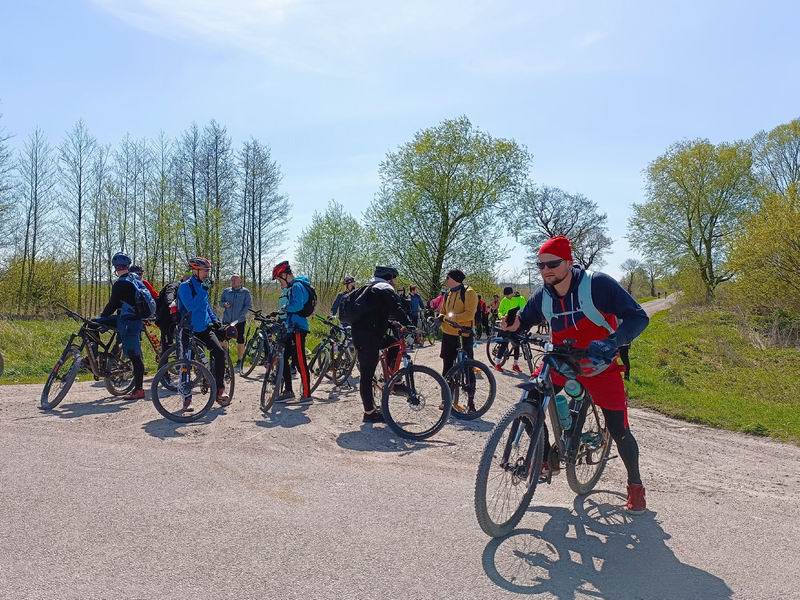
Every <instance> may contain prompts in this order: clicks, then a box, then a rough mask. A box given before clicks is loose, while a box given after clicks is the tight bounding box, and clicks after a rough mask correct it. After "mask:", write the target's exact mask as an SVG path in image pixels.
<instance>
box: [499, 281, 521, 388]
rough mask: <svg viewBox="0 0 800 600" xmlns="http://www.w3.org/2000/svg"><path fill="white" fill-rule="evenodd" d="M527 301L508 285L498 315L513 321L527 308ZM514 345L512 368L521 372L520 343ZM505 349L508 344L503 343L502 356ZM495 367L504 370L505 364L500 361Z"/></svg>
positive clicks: (504, 290)
mask: <svg viewBox="0 0 800 600" xmlns="http://www.w3.org/2000/svg"><path fill="white" fill-rule="evenodd" d="M526 303H527V299H526V298H525V296H523V295H521V294H520V293H519V292H516V293H515V292H514V289H513V288H512V287H511V286H506V287H505V288H503V298H502V300H500V305H499V306H498V307H497V316H498V317H499V318H500V319H504V320H505V321H506V322H508V323H513V322H514V319H515V318H516V317H517V313H518V312H519V311H521V310H522V309H523V308H525V304H526ZM513 346H514V364H513V366H512V367H511V370H512V371H514V372H515V373H521V372H522V369H520V367H519V345H518V344H513ZM505 351H506V345H505V344H502V346H501V347H500V356H502V355H503V354H505ZM494 368H495V370H496V371H500V372H501V373H502V372H503V366H502V365H500V364H498V363H495V365H494Z"/></svg>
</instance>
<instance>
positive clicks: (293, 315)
mask: <svg viewBox="0 0 800 600" xmlns="http://www.w3.org/2000/svg"><path fill="white" fill-rule="evenodd" d="M272 279H273V280H277V281H278V283H279V284H280V286H281V289H282V291H283V292H285V294H286V296H285V300H284V301H285V305H283V306H282V310H284V311H285V312H286V331H287V333H288V337H287V339H286V344H285V350H284V355H283V356H284V358H283V373H284V376H283V386H284V387H283V393H282V394H281V395H280V396H278V397H277V398H276V400H277V401H281V402H285V401H287V400H291V399H293V398H294V397H295V395H294V390H293V389H292V372H291V370H290V365H289V363H290V361H291V362H292V363H294V366H295V368H296V369H297V374H298V375H300V384H301V386H302V394H303V395H302V397H301V398H300V402H310V401H311V375H310V374H309V372H308V363H307V361H306V336H307V335H308V331H309V327H308V319H307V318H306V317H304V316H303V315H302V314H301V313H302V312H304V309H305V308H306V307H307V304H308V302H309V300H310V298H311V296H310V288H311V284H310V283H309V281H308V279H306V278H305V277H302V276H300V277H295V276H294V274H293V273H292V268H291V267H290V266H289V261H287V260H285V261H283V262H281V263H278V264H277V265H275V268H273V269H272ZM308 314H309V315H310V313H308Z"/></svg>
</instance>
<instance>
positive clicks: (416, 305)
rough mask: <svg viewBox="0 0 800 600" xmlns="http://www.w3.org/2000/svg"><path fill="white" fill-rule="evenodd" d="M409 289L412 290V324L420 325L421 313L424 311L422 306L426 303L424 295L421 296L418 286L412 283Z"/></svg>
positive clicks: (410, 296) (410, 300)
mask: <svg viewBox="0 0 800 600" xmlns="http://www.w3.org/2000/svg"><path fill="white" fill-rule="evenodd" d="M409 291H410V292H411V294H410V295H409V297H408V300H409V303H410V306H411V324H412V325H414V327H418V326H419V314H420V312H422V307H423V306H425V303H424V302H423V301H422V296H420V295H419V292H418V291H417V286H415V285H412V286H411V287H410V288H409Z"/></svg>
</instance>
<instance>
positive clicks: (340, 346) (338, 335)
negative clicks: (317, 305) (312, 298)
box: [308, 315, 356, 393]
mask: <svg viewBox="0 0 800 600" xmlns="http://www.w3.org/2000/svg"><path fill="white" fill-rule="evenodd" d="M315 316H316V318H317V319H319V320H320V321H322V322H323V323H324V324H325V325H327V326H328V327H329V328H330V329H329V331H328V334H327V335H326V336H325V337H324V338H323V339H322V341H321V342H320V343H319V345H318V346H317V347H316V348H315V349H314V353H313V354H312V355H311V358H310V360H309V361H308V370H309V371H310V372H311V374H312V376H313V377H314V381H313V382H312V384H311V392H312V393H313V392H314V390H316V389H317V388H318V387H319V384H320V383H322V380H323V379H325V378H327V379H330V380H331V381H333V383H334V385H337V386H339V385H342V384H343V383H345V382H346V381H347V380H348V378H349V377H350V374H351V373H352V372H353V368H354V367H355V364H356V349H355V347H354V346H353V340H352V337H351V333H350V327H348V326H343V325H337V324H336V323H334V322H333V321H331V320H329V319H325V318H323V317H321V316H319V315H315Z"/></svg>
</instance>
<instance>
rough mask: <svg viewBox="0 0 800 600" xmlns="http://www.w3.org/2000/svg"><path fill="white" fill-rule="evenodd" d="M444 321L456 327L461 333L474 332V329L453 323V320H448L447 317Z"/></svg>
mask: <svg viewBox="0 0 800 600" xmlns="http://www.w3.org/2000/svg"><path fill="white" fill-rule="evenodd" d="M444 321H445V323H448V324H450V325H452V326H453V327H455V328H456V329H458V330H459V331H460V332H461V333H467V332H471V331H472V327H467V326H466V325H462V324H461V323H456V322H455V321H453V320H452V319H448V318H447V317H445V319H444Z"/></svg>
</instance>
